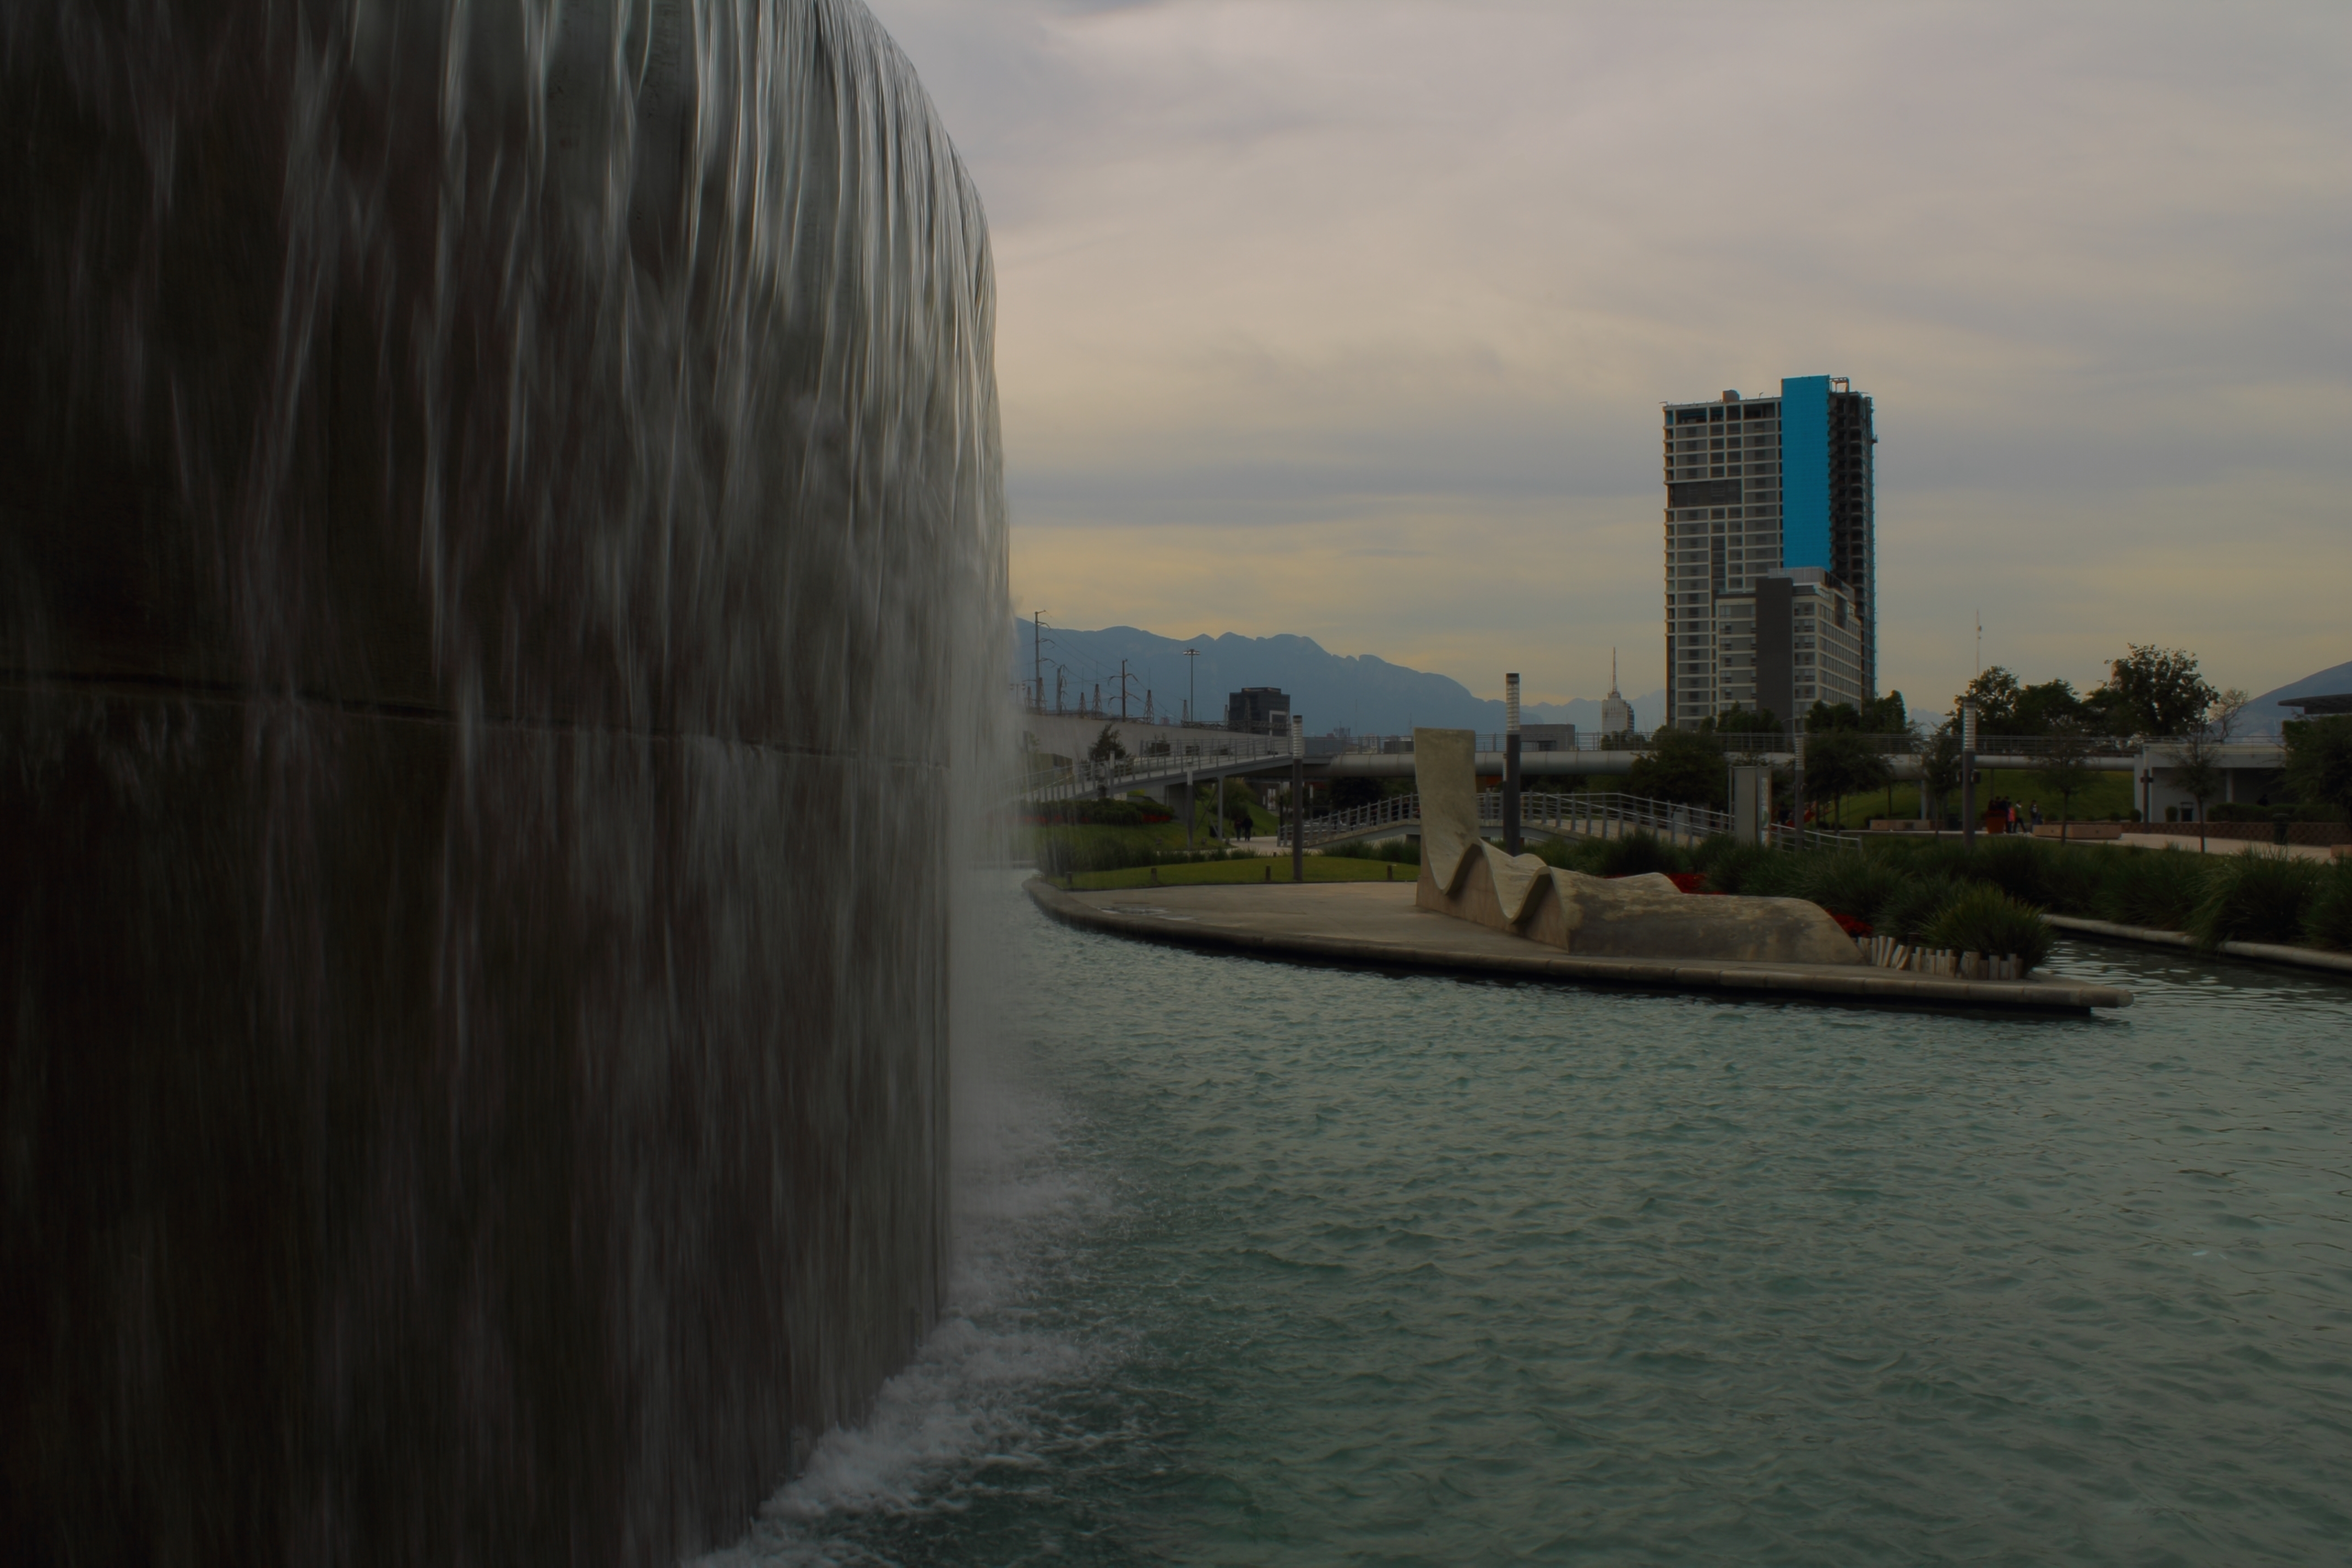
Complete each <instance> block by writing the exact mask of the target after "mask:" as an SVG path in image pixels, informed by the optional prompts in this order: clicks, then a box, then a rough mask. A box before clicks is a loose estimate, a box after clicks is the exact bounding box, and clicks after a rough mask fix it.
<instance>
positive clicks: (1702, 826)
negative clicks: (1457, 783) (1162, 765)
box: [1276, 790, 1862, 849]
mask: <svg viewBox="0 0 2352 1568" xmlns="http://www.w3.org/2000/svg"><path fill="white" fill-rule="evenodd" d="M1420 819H1421V796H1420V795H1387V796H1384V797H1382V798H1381V799H1380V800H1376V801H1370V802H1367V803H1366V804H1365V805H1356V806H1349V807H1348V808H1346V809H1345V810H1341V811H1334V812H1329V813H1327V814H1326V815H1324V816H1316V817H1310V818H1308V819H1307V826H1306V833H1305V839H1306V842H1307V845H1308V846H1309V847H1313V846H1315V845H1318V844H1328V843H1329V842H1330V841H1331V840H1333V839H1335V838H1342V837H1351V836H1353V835H1356V834H1359V833H1361V832H1363V831H1364V830H1365V829H1367V828H1372V827H1383V826H1389V825H1390V824H1392V823H1406V822H1418V821H1419V820H1420ZM1519 820H1520V821H1521V822H1523V823H1526V824H1528V825H1529V826H1538V827H1561V828H1569V829H1570V830H1571V831H1581V832H1587V833H1590V832H1593V831H1595V830H1596V828H1598V829H1599V831H1600V832H1601V833H1603V834H1605V833H1606V831H1607V827H1606V825H1615V826H1619V827H1620V828H1621V829H1622V828H1639V829H1642V830H1643V831H1646V832H1651V833H1663V834H1664V835H1666V836H1667V837H1682V838H1704V837H1712V836H1714V835H1717V834H1727V833H1729V832H1730V831H1731V828H1732V823H1731V816H1730V814H1729V813H1728V812H1721V811H1717V810H1716V809H1714V808H1713V807H1712V806H1705V805H1691V804H1689V803H1688V802H1685V801H1675V800H1657V799H1654V798H1653V797H1651V796H1649V795H1626V794H1623V793H1622V792H1617V791H1591V790H1577V791H1562V792H1557V793H1555V792H1551V791H1530V792H1528V793H1527V794H1524V795H1521V796H1520V797H1519ZM1502 823H1503V797H1502V793H1501V792H1500V791H1498V790H1486V791H1483V792H1481V794H1480V795H1479V796H1478V825H1479V826H1481V827H1486V826H1494V827H1498V828H1499V827H1500V826H1502ZM1766 841H1767V842H1768V843H1769V844H1771V845H1772V846H1774V847H1796V846H1797V845H1800V844H1801V845H1803V846H1804V847H1807V848H1811V849H1831V848H1840V847H1859V846H1860V845H1861V843H1862V838H1861V837H1860V836H1858V835H1856V834H1852V833H1839V832H1835V831H1832V830H1831V829H1827V828H1820V827H1806V828H1797V827H1792V826H1782V825H1780V824H1779V823H1775V824H1773V825H1772V826H1770V827H1769V829H1768V830H1767V839H1766ZM1289 842H1290V825H1289V824H1288V823H1287V822H1285V823H1284V824H1283V825H1282V826H1281V827H1280V828H1279V830H1278V831H1277V832H1276V843H1277V844H1285V845H1286V844H1288V843H1289Z"/></svg>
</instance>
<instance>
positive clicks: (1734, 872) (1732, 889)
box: [1691, 834, 1788, 893]
mask: <svg viewBox="0 0 2352 1568" xmlns="http://www.w3.org/2000/svg"><path fill="white" fill-rule="evenodd" d="M1774 858H1776V857H1775V856H1774V854H1773V852H1772V851H1771V850H1769V849H1767V848H1765V847H1763V846H1762V845H1760V844H1742V843H1740V842H1738V840H1737V839H1734V838H1732V837H1728V836H1727V835H1724V834H1717V836H1716V837H1712V838H1709V839H1707V840H1706V841H1705V842H1704V843H1702V844H1700V845H1699V847H1697V848H1696V849H1694V850H1692V851H1691V868H1692V869H1693V870H1696V871H1704V872H1706V885H1707V887H1708V889H1710V890H1711V891H1714V892H1717V893H1751V892H1753V891H1754V890H1755V889H1754V886H1753V883H1754V880H1755V878H1756V876H1757V872H1758V868H1759V867H1760V866H1762V865H1763V863H1764V862H1765V861H1768V860H1771V859H1774ZM1777 858H1780V859H1784V860H1785V859H1787V858H1788V857H1787V856H1785V855H1783V856H1780V857H1777Z"/></svg>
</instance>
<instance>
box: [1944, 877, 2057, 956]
mask: <svg viewBox="0 0 2352 1568" xmlns="http://www.w3.org/2000/svg"><path fill="white" fill-rule="evenodd" d="M2050 942H2051V936H2050V928H2049V927H2048V926H2046V925H2044V924H2043V923H2042V911H2041V910H2037V909H2035V908H2033V907H2032V905H2031V904H2024V903H2021V902H2019V901H2018V900H2015V899H2012V898H2011V897H2010V896H2009V895H2008V894H2006V893H2004V892H2002V891H2001V890H2000V889H1999V888H1995V887H1987V886H1985V885H1984V884H1982V883H1979V884H1978V885H1977V886H1975V887H1972V888H1968V889H1963V890H1962V891H1961V892H1960V894H1959V896H1958V897H1957V898H1955V899H1953V900H1951V902H1949V903H1948V904H1946V905H1945V906H1944V908H1943V910H1942V911H1941V912H1940V913H1938V914H1937V916H1936V918H1935V920H1934V921H1931V922H1930V923H1929V925H1928V927H1927V945H1928V946H1930V947H1948V948H1952V949H1955V950H1956V951H1958V952H1981V953H1983V954H1985V955H1986V956H1987V957H1990V958H2003V957H2007V956H2008V955H2009V954H2011V953H2015V954H2016V955H2017V957H2018V959H2019V961H2020V962H2021V963H2022V964H2023V965H2024V966H2025V967H2026V968H2027V969H2029V970H2032V969H2036V968H2039V967H2040V966H2041V964H2042V961H2043V960H2045V959H2047V958H2048V957H2049V956H2050Z"/></svg>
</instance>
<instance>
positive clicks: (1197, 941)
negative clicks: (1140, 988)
mask: <svg viewBox="0 0 2352 1568" xmlns="http://www.w3.org/2000/svg"><path fill="white" fill-rule="evenodd" d="M1295 885H1296V884H1292V883H1278V884H1276V886H1279V887H1289V886H1295ZM1023 890H1024V891H1025V892H1026V893H1027V894H1028V895H1029V898H1030V901H1031V902H1033V903H1034V904H1035V905H1036V906H1037V908H1038V909H1039V910H1042V911H1043V912H1044V913H1045V914H1046V915H1048V916H1049V917H1051V918H1053V919H1055V920H1057V921H1062V922H1063V923H1064V924H1066V925H1072V926H1077V927H1080V928H1083V929H1085V930H1088V931H1102V932H1105V933H1107V934H1109V935H1113V936H1122V937H1128V938H1130V939H1133V940H1135V941H1139V942H1159V943H1160V944H1162V945H1164V946H1171V947H1193V948H1204V949H1210V950H1213V951H1220V952H1240V953H1245V954H1249V955H1252V956H1255V957H1261V958H1293V959H1304V960H1307V961H1309V962H1313V963H1345V964H1353V965H1360V966H1364V967H1369V968H1378V969H1413V970H1425V971H1430V972H1433V973H1454V974H1499V975H1510V976H1514V977H1517V978H1519V979H1526V980H1551V981H1564V982H1568V983H1570V984H1602V985H1626V986H1640V987H1643V988H1644V989H1648V990H1661V991H1714V992H1721V993H1727V994H1732V995H1745V996H1755V997H1766V996H1777V997H1800V996H1802V997H1815V998H1820V999H1822V1000H1828V1001H1837V1002H1848V1003H1862V1004H1864V1005H1874V1006H1897V1007H1918V1006H1926V1007H1932V1008H1937V1009H1939V1010H1949V1009H1968V1010H1971V1011H1975V1010H1990V1011H1998V1012H2027V1013H2069V1014H2087V1013H2089V1012H2090V1011H2091V1010H2092V1009H2093V1008H2095V1007H2110V1008H2112V1007H2128V1006H2130V1005H2132V994H2131V993H2130V992H2128V991H2126V990H2124V989H2122V988H2121V987H2118V986H2113V985H2094V984H2084V983H2078V982H2074V981H2068V980H2058V979H2048V978H2045V979H2039V980H1956V979H1940V978H1929V977H1927V976H1924V975H1914V974H1906V973H1897V972H1895V971H1892V970H1886V969H1880V968H1877V967H1875V966H1871V965H1862V964H1857V965H1853V966H1852V967H1851V970H1850V971H1849V970H1846V969H1843V968H1840V969H1831V968H1828V967H1826V966H1822V967H1819V968H1797V967H1791V966H1783V965H1777V964H1768V963H1757V964H1739V963H1720V964H1718V963H1693V962H1690V961H1688V960H1670V959H1643V958H1579V957H1577V956H1575V955H1574V954H1572V953H1558V954H1541V953H1530V954H1528V955H1527V956H1525V957H1519V956H1516V955H1509V956H1507V955H1504V954H1500V953H1496V954H1492V955H1488V954H1473V953H1462V952H1441V951H1439V950H1436V949H1430V948H1415V947H1410V946H1405V945H1402V944H1400V943H1395V942H1360V941H1355V940H1352V939H1349V938H1347V937H1332V936H1317V935H1311V934H1307V933H1304V932H1301V933H1298V934H1296V935H1282V936H1271V935H1267V934H1265V933H1264V932H1261V931H1235V930H1231V929H1227V928H1223V927H1219V926H1213V925H1209V924H1206V923H1203V922H1200V921H1166V920H1155V919H1152V918H1150V917H1148V916H1142V915H1130V914H1120V913H1117V912H1114V911H1112V910H1102V909H1097V908H1096V907H1095V906H1094V905H1092V904H1089V903H1087V902H1086V901H1085V900H1081V899H1079V898H1076V897H1075V896H1074V895H1072V894H1070V893H1068V892H1066V891H1064V890H1063V889H1060V888H1057V887H1055V885H1054V884H1053V883H1051V882H1049V881H1047V880H1045V879H1044V878H1042V877H1032V878H1031V879H1029V880H1028V881H1027V882H1025V883H1024V884H1023ZM1118 890H1119V891H1120V892H1123V893H1127V892H1139V891H1146V890H1148V889H1118Z"/></svg>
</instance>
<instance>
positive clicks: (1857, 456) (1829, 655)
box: [1664, 375, 1878, 730]
mask: <svg viewBox="0 0 2352 1568" xmlns="http://www.w3.org/2000/svg"><path fill="white" fill-rule="evenodd" d="M1876 442H1877V437H1875V436H1874V435H1873V434H1872V432H1871V401H1870V398H1869V397H1868V395H1865V394H1863V393H1858V392H1856V391H1854V390H1853V385H1852V384H1851V383H1849V382H1848V381H1847V380H1846V379H1845V378H1844V377H1843V376H1829V375H1804V376H1790V377H1789V378H1787V379H1785V380H1783V381H1782V382H1781V383H1780V395H1778V396H1774V397H1754V398H1743V397H1741V396H1740V395H1739V394H1738V393H1737V392H1727V393H1725V394H1724V395H1722V396H1721V397H1720V398H1718V399H1717V401H1715V402H1713V403H1676V404H1669V405H1666V408H1665V426H1664V444H1665V484H1666V522H1665V526H1666V712H1667V716H1668V720H1669V721H1670V722H1672V723H1673V724H1674V725H1675V727H1677V728H1679V729H1685V730H1693V729H1696V728H1697V727H1698V724H1699V721H1701V720H1703V719H1707V718H1710V717H1713V716H1715V715H1717V714H1721V713H1724V712H1727V711H1729V710H1732V709H1735V708H1741V709H1749V710H1755V709H1759V708H1760V709H1765V710H1769V711H1770V712H1772V713H1773V714H1775V715H1776V716H1778V717H1779V718H1780V720H1781V721H1783V722H1784V723H1785V722H1786V721H1788V720H1789V718H1790V716H1791V715H1792V714H1796V713H1801V712H1803V711H1804V710H1807V709H1809V708H1811V706H1812V705H1813V704H1814V702H1816V701H1822V702H1829V703H1832V704H1834V703H1839V702H1849V703H1852V704H1853V705H1854V706H1855V707H1857V708H1858V707H1860V706H1861V705H1862V704H1863V703H1864V702H1866V701H1869V700H1872V699H1873V698H1874V697H1876V696H1877V695H1878V637H1877V607H1878V606H1877V599H1878V595H1877V542H1876V534H1877V530H1876V522H1875V499H1874V489H1875V487H1874V480H1873V478H1872V473H1873V455H1872V448H1873V447H1874V446H1875V445H1876Z"/></svg>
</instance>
